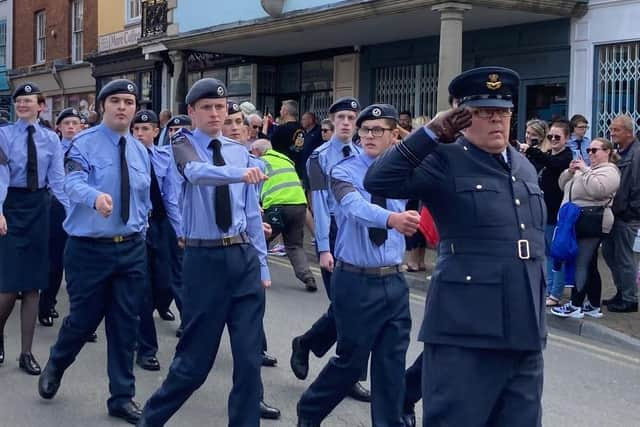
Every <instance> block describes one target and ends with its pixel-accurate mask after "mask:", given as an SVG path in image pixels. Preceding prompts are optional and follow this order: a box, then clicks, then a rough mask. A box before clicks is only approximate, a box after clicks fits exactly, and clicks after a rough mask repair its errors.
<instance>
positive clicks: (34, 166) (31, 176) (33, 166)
mask: <svg viewBox="0 0 640 427" xmlns="http://www.w3.org/2000/svg"><path fill="white" fill-rule="evenodd" d="M35 131H36V128H35V127H33V125H29V126H27V188H28V189H29V190H30V191H36V190H37V189H38V151H37V150H36V143H35V141H34V140H33V133H34V132H35Z"/></svg>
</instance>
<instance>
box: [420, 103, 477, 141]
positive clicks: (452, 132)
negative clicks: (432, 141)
mask: <svg viewBox="0 0 640 427" xmlns="http://www.w3.org/2000/svg"><path fill="white" fill-rule="evenodd" d="M469 126H471V113H470V112H469V110H467V109H466V108H463V107H458V108H453V109H451V110H447V111H441V112H439V113H438V114H436V116H435V117H434V118H433V120H431V121H430V122H429V123H427V128H429V130H431V132H433V133H435V134H436V136H437V137H438V139H439V140H440V142H453V141H455V139H456V136H457V135H458V133H459V132H460V131H461V130H462V129H465V128H468V127H469Z"/></svg>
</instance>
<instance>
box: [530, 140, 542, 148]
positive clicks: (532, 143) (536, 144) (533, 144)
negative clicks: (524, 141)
mask: <svg viewBox="0 0 640 427" xmlns="http://www.w3.org/2000/svg"><path fill="white" fill-rule="evenodd" d="M530 141H531V146H532V147H537V146H538V144H540V139H538V138H531V139H530Z"/></svg>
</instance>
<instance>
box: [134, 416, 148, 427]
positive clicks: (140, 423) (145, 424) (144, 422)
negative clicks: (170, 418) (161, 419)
mask: <svg viewBox="0 0 640 427" xmlns="http://www.w3.org/2000/svg"><path fill="white" fill-rule="evenodd" d="M136 427H151V424H149V423H148V422H147V420H145V419H144V417H142V418H140V419H139V420H138V423H137V424H136Z"/></svg>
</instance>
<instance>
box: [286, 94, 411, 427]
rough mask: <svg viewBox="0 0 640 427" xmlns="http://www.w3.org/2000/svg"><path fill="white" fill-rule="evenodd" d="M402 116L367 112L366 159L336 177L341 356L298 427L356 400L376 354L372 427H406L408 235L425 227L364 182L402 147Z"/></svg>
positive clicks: (362, 118)
mask: <svg viewBox="0 0 640 427" xmlns="http://www.w3.org/2000/svg"><path fill="white" fill-rule="evenodd" d="M397 122H398V113H397V111H396V109H395V108H393V107H392V106H391V105H387V104H374V105H371V106H369V107H367V108H365V109H364V110H363V111H362V112H361V113H360V115H359V116H358V119H357V121H356V126H357V127H358V128H359V129H358V134H359V136H360V138H361V141H362V147H363V151H362V153H360V154H358V155H355V156H350V157H347V158H346V159H344V160H342V161H340V162H338V164H337V165H336V166H335V167H334V168H333V169H332V170H331V191H332V194H333V195H334V197H335V200H336V208H335V217H336V222H337V225H338V233H337V236H336V245H335V259H336V266H335V270H334V272H333V275H332V281H333V282H332V284H331V286H332V291H333V294H332V305H333V309H334V311H333V312H334V317H335V321H336V327H337V332H338V342H337V348H336V356H335V357H332V358H331V360H329V362H328V363H327V365H326V366H325V368H324V369H323V370H322V372H321V373H320V375H318V378H317V379H316V380H315V381H314V382H313V384H311V386H310V387H309V388H308V389H307V391H305V392H304V394H303V395H302V397H301V398H300V401H299V402H298V426H299V427H319V426H320V424H321V422H322V420H324V418H326V417H327V415H329V413H330V412H331V411H332V410H333V408H335V406H337V405H338V404H339V403H340V402H341V401H342V399H344V397H345V396H346V395H347V394H348V393H349V390H351V388H352V387H353V384H354V383H355V382H356V381H357V380H358V378H359V377H360V375H361V373H362V366H366V365H367V360H368V358H369V353H371V381H372V387H371V392H372V403H371V418H372V419H371V425H374V426H400V425H402V401H403V393H404V366H405V357H406V352H407V348H408V346H409V333H410V331H411V314H410V312H409V288H408V287H407V283H406V281H405V279H404V274H403V273H402V272H401V271H400V264H401V263H402V258H403V256H404V252H405V241H404V236H403V234H406V235H412V234H413V233H415V232H416V230H417V228H418V224H419V222H420V215H419V214H418V212H416V211H407V212H404V210H405V204H406V201H405V200H387V199H385V198H383V197H371V195H370V194H369V193H368V192H367V191H366V190H365V189H364V187H363V184H362V181H363V179H364V176H365V173H366V171H367V169H368V168H369V166H370V165H371V164H372V163H373V161H374V160H375V159H376V158H377V157H378V156H380V155H381V154H382V153H383V152H384V151H385V150H386V149H388V148H389V147H391V146H392V144H394V143H395V141H396V139H397V137H398V131H397V130H396V127H397Z"/></svg>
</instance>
